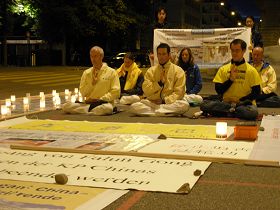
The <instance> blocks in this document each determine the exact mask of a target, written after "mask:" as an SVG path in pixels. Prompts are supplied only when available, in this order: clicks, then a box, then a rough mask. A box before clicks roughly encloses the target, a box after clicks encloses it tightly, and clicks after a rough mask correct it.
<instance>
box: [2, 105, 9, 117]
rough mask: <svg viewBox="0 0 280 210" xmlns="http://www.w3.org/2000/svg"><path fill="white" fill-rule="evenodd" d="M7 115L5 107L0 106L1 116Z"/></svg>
mask: <svg viewBox="0 0 280 210" xmlns="http://www.w3.org/2000/svg"><path fill="white" fill-rule="evenodd" d="M7 114H8V108H7V106H6V105H1V115H2V116H6V115H7Z"/></svg>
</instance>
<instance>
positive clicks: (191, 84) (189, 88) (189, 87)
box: [178, 47, 202, 105]
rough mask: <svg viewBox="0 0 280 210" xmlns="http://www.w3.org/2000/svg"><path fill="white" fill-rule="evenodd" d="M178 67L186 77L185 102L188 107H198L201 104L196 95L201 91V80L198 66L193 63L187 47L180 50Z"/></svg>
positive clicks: (200, 99) (199, 98)
mask: <svg viewBox="0 0 280 210" xmlns="http://www.w3.org/2000/svg"><path fill="white" fill-rule="evenodd" d="M178 66H180V67H181V68H182V69H183V70H184V72H185V75H186V95H185V97H184V98H185V100H187V101H188V102H189V104H190V105H198V104H200V103H201V102H202V97H201V96H199V95H197V94H198V93H199V92H200V90H201V89H202V79H201V75H200V70H199V68H198V66H197V65H196V64H195V63H194V57H193V55H192V51H191V49H190V48H189V47H185V48H183V49H182V50H181V52H180V54H179V59H178Z"/></svg>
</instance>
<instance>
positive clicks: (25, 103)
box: [23, 97, 29, 105]
mask: <svg viewBox="0 0 280 210" xmlns="http://www.w3.org/2000/svg"><path fill="white" fill-rule="evenodd" d="M28 104H29V101H28V98H27V97H23V105H28Z"/></svg>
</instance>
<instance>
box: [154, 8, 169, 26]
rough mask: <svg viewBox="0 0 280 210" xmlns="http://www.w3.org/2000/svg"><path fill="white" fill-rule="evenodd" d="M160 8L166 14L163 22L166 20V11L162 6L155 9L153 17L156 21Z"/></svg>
mask: <svg viewBox="0 0 280 210" xmlns="http://www.w3.org/2000/svg"><path fill="white" fill-rule="evenodd" d="M161 10H163V11H164V12H165V14H166V16H165V19H164V22H167V11H166V9H165V8H164V7H163V6H159V7H158V8H157V10H156V11H155V19H156V21H158V13H160V12H161Z"/></svg>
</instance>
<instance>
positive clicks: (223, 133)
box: [216, 122, 227, 138]
mask: <svg viewBox="0 0 280 210" xmlns="http://www.w3.org/2000/svg"><path fill="white" fill-rule="evenodd" d="M216 137H217V138H226V137H227V123H226V122H216Z"/></svg>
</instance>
